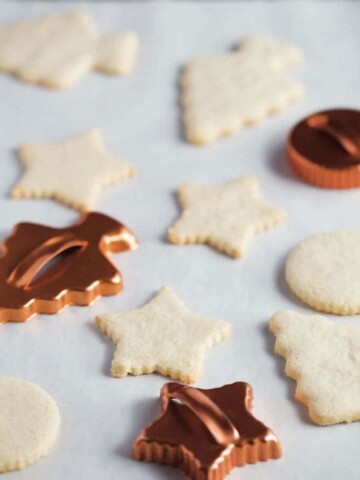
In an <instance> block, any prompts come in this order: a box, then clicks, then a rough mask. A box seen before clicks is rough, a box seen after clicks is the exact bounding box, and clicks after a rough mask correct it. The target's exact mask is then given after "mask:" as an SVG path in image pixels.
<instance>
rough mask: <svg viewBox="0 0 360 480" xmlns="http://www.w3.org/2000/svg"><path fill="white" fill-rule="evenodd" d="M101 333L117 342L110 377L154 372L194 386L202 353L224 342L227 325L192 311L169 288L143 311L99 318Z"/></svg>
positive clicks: (202, 356) (227, 331)
mask: <svg viewBox="0 0 360 480" xmlns="http://www.w3.org/2000/svg"><path fill="white" fill-rule="evenodd" d="M96 323H97V325H98V327H99V328H100V330H101V331H102V332H103V333H105V334H106V335H107V336H108V337H109V338H111V339H112V340H113V342H114V343H115V344H116V351H115V355H114V358H113V361H112V364H111V373H112V375H113V376H114V377H124V376H126V375H127V374H128V373H131V374H133V375H141V374H144V373H153V372H158V373H161V374H162V375H168V376H170V377H171V378H174V379H179V380H182V381H183V382H187V383H193V382H196V381H197V380H198V379H199V378H200V376H201V373H202V364H203V360H204V356H205V352H206V351H207V350H208V349H209V348H210V347H212V346H213V345H215V344H216V343H218V342H220V341H221V340H223V339H225V338H226V337H227V336H228V335H229V334H230V331H231V325H230V324H229V323H226V322H223V321H219V320H214V319H212V318H207V317H201V316H199V315H194V314H193V313H191V312H190V311H189V310H188V309H187V308H186V307H185V305H184V304H183V303H182V301H181V300H179V298H178V297H177V296H176V295H175V294H174V293H173V292H172V290H171V289H170V288H168V287H163V288H161V290H160V291H159V292H158V293H157V294H156V295H155V297H154V298H153V299H152V300H151V301H150V302H149V303H147V304H146V305H145V306H144V307H142V308H139V309H137V310H131V311H128V312H123V313H113V314H107V315H99V316H98V317H96Z"/></svg>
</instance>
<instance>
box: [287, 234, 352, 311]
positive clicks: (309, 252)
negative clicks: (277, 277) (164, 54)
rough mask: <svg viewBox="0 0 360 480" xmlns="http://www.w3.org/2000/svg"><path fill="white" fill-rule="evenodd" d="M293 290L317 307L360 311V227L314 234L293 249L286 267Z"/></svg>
mask: <svg viewBox="0 0 360 480" xmlns="http://www.w3.org/2000/svg"><path fill="white" fill-rule="evenodd" d="M285 275H286V280H287V282H288V284H289V286H290V288H291V289H292V291H293V292H294V293H295V294H296V295H297V296H298V297H299V298H300V299H301V300H303V301H304V302H305V303H307V304H308V305H310V306H311V307H313V308H314V309H316V310H319V311H322V312H328V313H336V314H339V315H354V314H356V313H360V231H356V230H335V231H330V232H325V233H320V234H319V235H315V236H313V237H311V238H309V239H307V240H305V241H304V242H302V243H300V244H299V245H298V246H297V247H295V248H294V250H293V251H292V252H291V253H290V255H289V257H288V259H287V262H286V268H285Z"/></svg>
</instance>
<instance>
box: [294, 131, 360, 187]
mask: <svg viewBox="0 0 360 480" xmlns="http://www.w3.org/2000/svg"><path fill="white" fill-rule="evenodd" d="M290 137H291V134H290V136H289V139H290ZM286 150H287V158H288V161H289V163H290V165H291V166H292V168H293V169H294V171H295V173H296V174H297V175H298V176H299V177H300V178H302V179H303V180H304V181H305V182H307V183H310V184H312V185H316V186H317V187H322V188H330V189H347V188H357V187H360V168H359V166H354V167H350V168H348V169H346V170H344V169H343V170H339V169H332V168H326V167H323V166H321V165H317V164H315V163H313V162H310V161H309V160H307V159H306V158H305V157H303V156H302V155H301V154H299V153H298V152H297V151H296V150H295V149H294V148H293V147H292V145H291V143H290V141H289V140H288V142H287V149H286Z"/></svg>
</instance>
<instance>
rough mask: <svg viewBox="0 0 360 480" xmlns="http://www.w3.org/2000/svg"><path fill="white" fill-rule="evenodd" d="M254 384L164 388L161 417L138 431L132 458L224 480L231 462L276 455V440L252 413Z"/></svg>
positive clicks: (196, 479) (198, 479) (200, 479)
mask: <svg viewBox="0 0 360 480" xmlns="http://www.w3.org/2000/svg"><path fill="white" fill-rule="evenodd" d="M252 401H253V393H252V388H251V386H250V385H249V384H247V383H245V382H236V383H233V384H231V385H224V386H223V387H220V388H213V389H210V390H203V389H198V388H193V387H189V386H188V385H183V384H180V383H176V382H171V383H167V384H165V385H164V386H163V388H162V390H161V394H160V402H161V407H162V412H163V413H162V415H161V416H160V417H159V418H158V419H157V420H155V421H154V422H153V423H152V424H150V426H149V427H147V428H146V429H145V430H143V432H142V433H141V434H140V435H139V437H138V438H137V440H136V441H135V443H134V445H133V458H134V459H135V460H142V461H146V462H157V463H160V464H166V465H171V466H174V467H180V468H181V469H182V470H184V471H185V472H186V473H187V475H188V476H189V477H190V478H191V479H192V480H223V479H224V478H225V476H226V475H227V474H228V473H229V472H230V471H231V470H232V469H233V467H235V466H243V465H245V464H247V463H256V462H258V461H266V460H270V459H276V458H279V457H280V456H281V447H280V443H279V441H278V440H277V438H276V437H275V435H274V434H273V432H272V431H271V430H270V429H269V428H267V427H266V426H265V425H264V424H263V423H261V422H260V421H259V420H257V419H256V418H254V416H253V415H252V413H251V408H252Z"/></svg>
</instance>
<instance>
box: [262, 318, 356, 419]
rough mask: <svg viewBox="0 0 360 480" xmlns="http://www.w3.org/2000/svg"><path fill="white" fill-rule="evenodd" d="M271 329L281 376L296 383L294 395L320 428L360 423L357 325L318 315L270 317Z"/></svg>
mask: <svg viewBox="0 0 360 480" xmlns="http://www.w3.org/2000/svg"><path fill="white" fill-rule="evenodd" d="M269 327H270V330H271V331H272V332H273V333H274V334H275V336H276V343H275V352H276V353H277V354H279V355H281V356H282V357H284V358H285V359H286V368H285V372H286V374H287V375H288V376H289V377H291V378H294V379H295V380H296V381H297V387H296V392H295V397H296V398H297V399H298V400H299V401H300V402H301V403H303V404H304V405H305V406H307V408H308V410H309V414H310V417H311V419H312V421H313V422H314V423H317V424H319V425H332V424H335V423H341V422H355V421H359V420H360V326H359V325H343V324H336V323H333V322H331V321H329V320H327V319H326V318H325V317H321V316H319V315H314V316H308V315H300V314H297V313H294V312H289V311H285V310H283V311H280V312H277V313H275V315H273V317H272V318H271V319H270V324H269Z"/></svg>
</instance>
